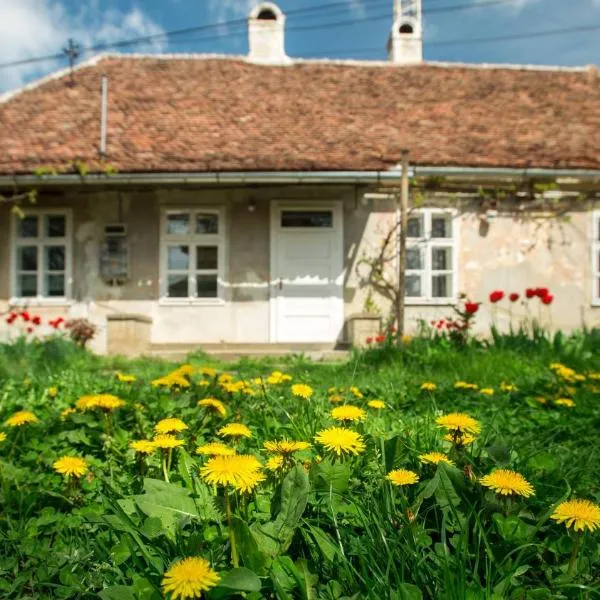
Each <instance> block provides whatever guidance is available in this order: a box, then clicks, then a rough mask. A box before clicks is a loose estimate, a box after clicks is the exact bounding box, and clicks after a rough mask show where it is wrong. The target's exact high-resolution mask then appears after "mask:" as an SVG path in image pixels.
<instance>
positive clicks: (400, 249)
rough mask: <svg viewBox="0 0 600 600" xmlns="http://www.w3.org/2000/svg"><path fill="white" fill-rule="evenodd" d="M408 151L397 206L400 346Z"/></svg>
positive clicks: (404, 276) (402, 311)
mask: <svg viewBox="0 0 600 600" xmlns="http://www.w3.org/2000/svg"><path fill="white" fill-rule="evenodd" d="M408 155H409V151H408V150H403V151H402V182H401V186H400V197H399V199H398V200H399V202H398V206H397V213H398V212H399V213H400V214H399V221H400V222H399V223H398V225H399V232H398V290H397V292H398V293H397V296H396V318H397V319H398V331H397V338H396V343H397V345H398V347H400V346H401V345H402V338H403V337H404V299H405V297H406V234H407V231H406V230H407V227H408V166H409V165H408Z"/></svg>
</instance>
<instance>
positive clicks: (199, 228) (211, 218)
mask: <svg viewBox="0 0 600 600" xmlns="http://www.w3.org/2000/svg"><path fill="white" fill-rule="evenodd" d="M196 233H219V215H215V214H210V213H199V214H198V215H196Z"/></svg>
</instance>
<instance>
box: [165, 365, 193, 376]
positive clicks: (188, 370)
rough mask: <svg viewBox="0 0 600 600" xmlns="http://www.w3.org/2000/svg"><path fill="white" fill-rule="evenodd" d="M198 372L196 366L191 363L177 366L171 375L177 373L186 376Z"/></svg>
mask: <svg viewBox="0 0 600 600" xmlns="http://www.w3.org/2000/svg"><path fill="white" fill-rule="evenodd" d="M195 372H196V367H194V365H190V364H185V365H181V366H180V367H177V368H176V369H175V370H174V371H171V375H173V374H176V375H184V376H188V377H189V376H190V375H193V374H194V373H195Z"/></svg>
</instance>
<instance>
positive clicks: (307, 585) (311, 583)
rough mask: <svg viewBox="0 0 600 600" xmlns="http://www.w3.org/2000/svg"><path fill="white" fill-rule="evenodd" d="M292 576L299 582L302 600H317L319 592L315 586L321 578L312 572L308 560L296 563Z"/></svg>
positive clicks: (302, 559)
mask: <svg viewBox="0 0 600 600" xmlns="http://www.w3.org/2000/svg"><path fill="white" fill-rule="evenodd" d="M292 574H293V576H294V577H295V579H296V581H297V582H298V587H299V588H300V593H301V598H302V600H316V598H317V590H316V588H315V586H316V585H317V583H318V581H319V578H318V577H317V576H316V575H314V574H313V573H311V572H310V570H309V568H308V563H307V562H306V559H304V558H301V559H300V560H297V561H296V562H295V569H294V571H293V572H292Z"/></svg>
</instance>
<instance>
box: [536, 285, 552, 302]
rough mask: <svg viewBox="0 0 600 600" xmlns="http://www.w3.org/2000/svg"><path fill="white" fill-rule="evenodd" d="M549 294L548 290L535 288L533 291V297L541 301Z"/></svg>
mask: <svg viewBox="0 0 600 600" xmlns="http://www.w3.org/2000/svg"><path fill="white" fill-rule="evenodd" d="M549 293H550V290H549V289H548V288H536V289H535V295H536V296H537V297H538V298H539V299H540V300H543V299H544V298H545V297H546V296H547V295H548V294H549Z"/></svg>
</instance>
